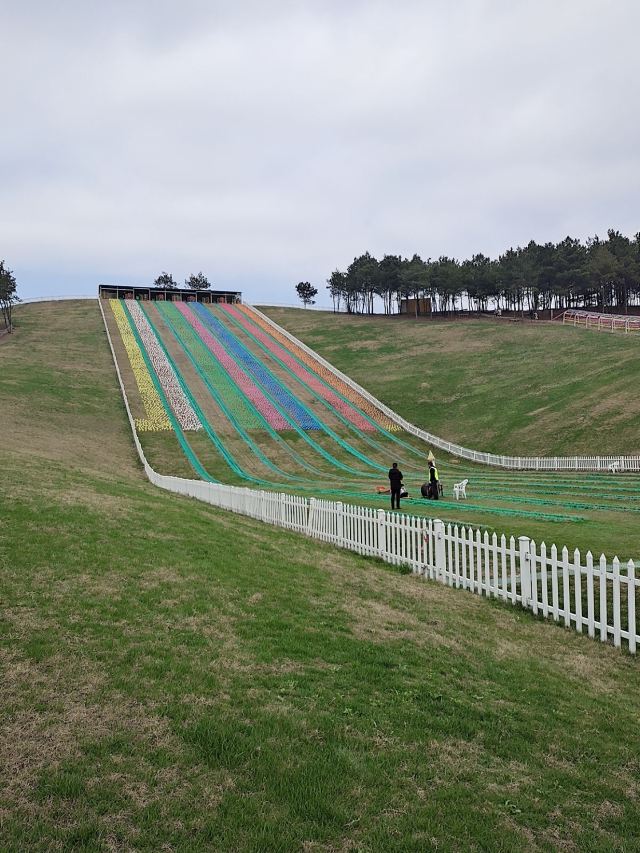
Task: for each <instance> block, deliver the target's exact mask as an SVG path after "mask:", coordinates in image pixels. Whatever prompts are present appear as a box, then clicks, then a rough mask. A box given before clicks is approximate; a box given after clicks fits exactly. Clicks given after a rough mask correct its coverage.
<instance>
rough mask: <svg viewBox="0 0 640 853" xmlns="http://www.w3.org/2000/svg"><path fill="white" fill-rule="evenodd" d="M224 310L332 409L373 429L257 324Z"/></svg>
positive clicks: (232, 310)
mask: <svg viewBox="0 0 640 853" xmlns="http://www.w3.org/2000/svg"><path fill="white" fill-rule="evenodd" d="M219 307H220V308H222V309H223V310H224V311H227V312H228V313H229V314H231V315H232V316H233V317H235V318H236V320H238V322H239V323H240V324H241V325H242V326H243V327H244V328H245V329H246V330H247V331H248V332H250V333H251V334H252V335H253V336H254V337H256V338H257V339H258V340H259V341H260V342H261V343H263V344H264V345H265V346H266V347H267V349H268V350H269V352H272V353H273V354H274V355H276V356H277V357H278V358H279V359H280V360H281V361H283V362H284V363H285V364H286V365H287V367H288V368H289V369H290V370H291V371H292V373H294V374H295V375H296V376H297V377H298V378H299V379H302V381H303V382H306V383H307V385H308V386H309V387H310V388H313V390H314V391H315V392H316V393H317V394H319V395H320V396H321V397H324V399H325V400H326V401H327V402H328V403H331V405H332V406H333V408H334V409H336V410H337V411H338V412H340V414H342V415H344V416H345V418H347V419H348V420H349V421H351V423H352V424H354V425H355V426H357V427H358V429H361V430H363V431H366V432H369V431H373V430H374V429H375V427H374V426H373V424H371V423H370V422H369V421H368V420H367V419H366V418H364V417H363V416H362V415H361V414H360V412H358V411H357V410H356V409H354V408H353V406H350V405H349V403H347V402H346V401H345V400H343V399H342V398H341V397H339V396H338V395H337V394H335V393H334V392H333V391H332V390H331V389H330V388H329V387H328V386H327V385H325V384H324V382H322V381H321V380H320V379H318V377H317V376H314V375H313V373H310V372H309V371H308V370H307V369H306V368H305V367H302V365H301V364H300V363H299V362H298V361H297V360H296V359H295V358H294V357H293V356H292V355H291V353H288V352H287V351H286V350H285V349H284V348H283V347H281V346H280V345H279V344H277V343H276V342H275V341H274V340H273V339H272V338H270V337H269V335H267V334H266V332H263V331H262V329H260V328H259V327H258V326H255V325H254V324H253V323H251V322H250V321H249V320H248V319H247V318H246V317H245V315H244V314H242V313H241V312H240V311H238V310H237V308H233V306H231V305H224V304H222V305H220V306H219Z"/></svg>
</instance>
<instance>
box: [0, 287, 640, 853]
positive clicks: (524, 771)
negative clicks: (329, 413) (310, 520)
mask: <svg viewBox="0 0 640 853" xmlns="http://www.w3.org/2000/svg"><path fill="white" fill-rule="evenodd" d="M16 320H17V325H18V328H17V331H16V333H15V334H14V335H13V336H12V337H11V338H9V339H5V340H3V341H2V342H1V343H0V428H1V430H0V431H1V435H2V443H1V446H0V465H1V470H2V482H1V488H0V666H1V672H0V680H1V683H2V691H1V692H0V849H2V850H3V851H4V850H6V851H25V850H29V851H31V850H35V851H49V850H73V851H77V850H87V851H88V850H91V851H111V850H145V851H146V850H148V851H157V850H168V851H174V850H175V851H199V850H202V851H212V850H216V851H217V850H233V851H237V850H242V851H244V850H247V851H288V850H307V851H341V850H358V851H381V850H384V851H386V850H390V851H423V850H438V851H459V850H491V851H493V850H496V851H531V850H556V849H558V850H560V849H561V850H575V851H583V850H594V851H595V850H599V851H600V850H601V851H610V850H620V851H630V850H634V849H638V842H637V828H638V825H640V792H639V789H638V774H639V772H640V740H639V736H638V726H637V720H638V717H639V714H640V694H639V692H638V689H637V684H638V662H637V660H636V659H634V658H632V657H630V656H628V655H625V654H624V653H621V652H620V651H619V650H615V649H613V648H611V647H608V646H602V645H600V644H599V643H596V642H593V641H591V640H589V639H587V638H585V637H581V636H578V635H576V634H575V633H572V632H570V631H565V630H563V629H562V628H560V627H558V626H555V625H553V624H549V623H545V622H542V621H537V620H535V619H534V618H533V617H532V616H531V614H529V613H525V612H522V611H520V610H519V609H513V608H511V607H508V606H504V605H499V604H496V603H494V602H491V601H487V600H484V599H480V598H477V597H475V596H472V595H470V594H468V593H465V592H462V591H457V590H454V589H449V588H444V587H441V586H440V585H438V584H430V583H427V582H424V581H422V580H420V579H418V578H415V577H413V576H408V575H404V574H398V573H396V572H394V571H392V570H391V569H389V567H386V566H384V565H382V564H380V563H377V562H376V561H371V560H365V559H362V558H358V557H357V556H355V555H352V554H349V553H346V552H341V551H339V550H337V549H334V548H331V547H325V546H322V545H320V544H317V543H313V542H310V541H307V540H305V539H304V538H303V537H299V536H294V535H291V534H287V533H285V532H282V531H279V530H274V529H270V528H269V527H267V526H264V525H261V524H259V523H256V522H253V521H251V520H248V519H244V518H242V517H239V516H234V515H231V514H228V513H224V512H220V511H216V510H214V509H213V508H210V507H207V506H205V505H202V504H199V503H197V502H194V501H189V500H187V499H181V498H178V497H175V496H172V495H169V494H165V493H162V492H160V491H159V490H156V489H154V488H153V487H152V486H151V485H150V484H148V482H147V481H146V480H145V478H144V475H143V473H142V471H141V469H140V466H139V464H138V462H137V458H136V456H135V454H134V450H133V444H132V441H131V436H130V432H129V426H128V423H127V421H126V418H125V414H124V408H123V405H122V402H121V399H120V393H119V389H118V386H117V383H116V379H115V372H114V369H113V365H112V362H111V355H110V352H109V350H108V347H107V342H106V336H105V334H104V329H103V327H102V320H101V318H100V315H99V312H98V309H97V306H96V305H95V304H92V303H80V302H79V303H57V304H48V305H47V304H39V305H30V306H22V307H21V308H20V309H19V311H17V312H16Z"/></svg>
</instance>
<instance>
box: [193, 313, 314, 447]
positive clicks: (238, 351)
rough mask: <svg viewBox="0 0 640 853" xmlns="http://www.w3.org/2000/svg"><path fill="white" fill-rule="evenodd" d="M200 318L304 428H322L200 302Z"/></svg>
mask: <svg viewBox="0 0 640 853" xmlns="http://www.w3.org/2000/svg"><path fill="white" fill-rule="evenodd" d="M191 308H192V310H194V311H195V313H196V314H197V315H198V317H199V318H200V320H201V321H202V322H203V323H204V324H205V325H206V326H208V327H209V328H210V329H211V331H212V332H213V333H214V334H215V335H216V337H217V338H218V340H220V342H221V343H222V344H224V346H225V347H226V349H227V351H228V352H229V353H230V354H231V355H232V356H233V358H235V360H236V361H237V362H238V363H239V364H243V365H244V366H245V367H246V368H247V369H248V370H249V371H250V372H251V373H252V374H253V375H254V376H255V377H256V379H257V380H258V382H260V384H261V385H263V386H264V387H265V388H266V389H267V390H268V392H269V393H270V394H272V395H273V397H275V399H276V400H277V402H278V403H279V404H280V405H281V406H282V408H283V409H285V411H287V412H288V413H289V414H290V415H291V417H292V418H293V419H294V420H295V421H296V423H298V424H299V425H300V426H301V427H302V429H317V430H320V429H322V426H321V424H320V423H319V422H318V421H317V420H316V418H314V417H313V415H312V414H311V413H310V412H308V411H307V410H306V409H305V408H304V407H303V406H301V405H300V403H299V402H298V400H296V398H295V397H294V396H293V395H292V394H290V393H289V391H287V389H286V388H284V387H283V385H282V384H281V383H280V382H279V381H278V380H277V379H276V378H275V377H274V376H273V374H272V373H271V372H270V371H269V370H267V368H265V367H264V366H263V365H262V364H261V362H260V361H258V359H257V358H255V356H253V355H252V353H250V352H249V351H248V350H247V349H245V347H244V346H243V345H242V344H241V343H240V342H239V341H238V340H237V339H236V338H235V337H234V335H232V334H231V333H230V332H229V331H228V330H227V329H226V327H225V326H224V325H223V324H222V323H221V322H220V320H218V319H217V318H216V317H214V316H213V314H212V313H211V311H208V310H207V308H205V306H204V305H201V304H199V303H197V304H195V305H192V306H191Z"/></svg>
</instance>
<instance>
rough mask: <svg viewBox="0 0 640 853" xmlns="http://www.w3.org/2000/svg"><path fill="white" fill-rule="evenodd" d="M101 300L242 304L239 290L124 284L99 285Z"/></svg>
mask: <svg viewBox="0 0 640 853" xmlns="http://www.w3.org/2000/svg"><path fill="white" fill-rule="evenodd" d="M98 296H99V297H100V299H139V300H142V301H150V302H206V303H216V302H223V303H225V302H226V303H227V304H233V303H235V302H242V293H241V291H239V290H185V289H183V288H176V289H175V290H173V289H171V288H162V287H132V286H131V285H128V286H125V285H122V284H100V285H98Z"/></svg>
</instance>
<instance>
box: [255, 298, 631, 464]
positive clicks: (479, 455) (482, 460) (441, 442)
mask: <svg viewBox="0 0 640 853" xmlns="http://www.w3.org/2000/svg"><path fill="white" fill-rule="evenodd" d="M249 307H250V308H251V310H252V311H255V312H256V314H258V315H259V316H260V317H261V318H262V319H263V320H264V321H265V322H266V323H268V324H269V325H270V326H271V327H272V328H273V329H276V330H277V331H278V332H280V334H282V335H284V336H285V337H286V338H288V339H289V340H290V341H291V342H292V343H294V344H295V345H296V346H299V347H300V348H301V349H303V350H304V351H305V352H306V353H307V354H308V355H310V356H312V357H313V358H315V359H316V360H317V361H318V362H319V363H320V364H322V365H323V367H326V368H327V370H330V371H331V372H332V373H333V374H334V375H335V376H337V377H338V378H339V379H341V380H342V381H343V382H344V383H345V384H346V385H348V386H349V387H350V388H352V389H353V390H354V391H356V392H357V393H358V394H360V395H361V396H362V397H364V398H365V400H368V401H369V403H371V404H372V405H374V406H375V407H376V408H377V409H379V410H380V411H381V412H383V413H384V414H385V415H387V417H388V418H390V419H391V420H392V421H394V422H395V423H397V424H398V426H401V427H402V429H404V430H405V431H406V432H408V433H410V434H411V435H415V436H416V438H420V439H422V441H425V442H426V443H427V444H429V445H431V446H433V447H438V448H439V449H440V450H444V451H445V452H446V453H451V454H452V455H453V456H459V457H461V458H462V459H469V460H470V461H472V462H478V463H479V464H481V465H494V466H497V467H500V468H515V469H519V470H531V471H606V470H607V469H608V468H609V466H610V465H612V464H614V463H616V468H617V470H618V471H640V456H505V455H502V454H496V453H484V452H482V451H479V450H471V449H470V448H468V447H463V446H462V445H460V444H455V442H452V441H446V439H444V438H440V437H439V436H437V435H434V434H433V433H431V432H427V431H426V430H423V429H420V427H417V426H415V425H414V424H412V423H410V422H409V421H407V420H405V419H404V418H403V417H401V415H399V414H397V412H394V411H393V409H390V408H389V406H386V405H385V404H384V403H382V402H381V401H380V400H378V399H377V397H374V396H373V394H370V393H369V392H368V391H367V390H366V389H365V388H363V387H362V386H361V385H358V383H357V382H354V380H353V379H351V377H349V376H347V375H346V374H345V373H342V371H341V370H338V368H337V367H334V366H333V365H332V364H330V362H328V361H327V360H326V359H325V358H323V357H322V356H321V355H319V354H318V353H317V352H316V351H315V350H312V349H311V347H308V346H307V345H306V344H305V343H304V342H303V341H301V340H299V339H298V338H296V337H295V336H294V335H292V334H291V332H288V331H287V330H286V329H285V328H283V327H282V326H279V325H278V324H277V323H275V322H274V321H273V320H272V319H271V318H270V317H267V315H266V314H264V313H263V312H262V311H260V310H259V309H258V308H256V307H255V306H254V305H251V306H249Z"/></svg>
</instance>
